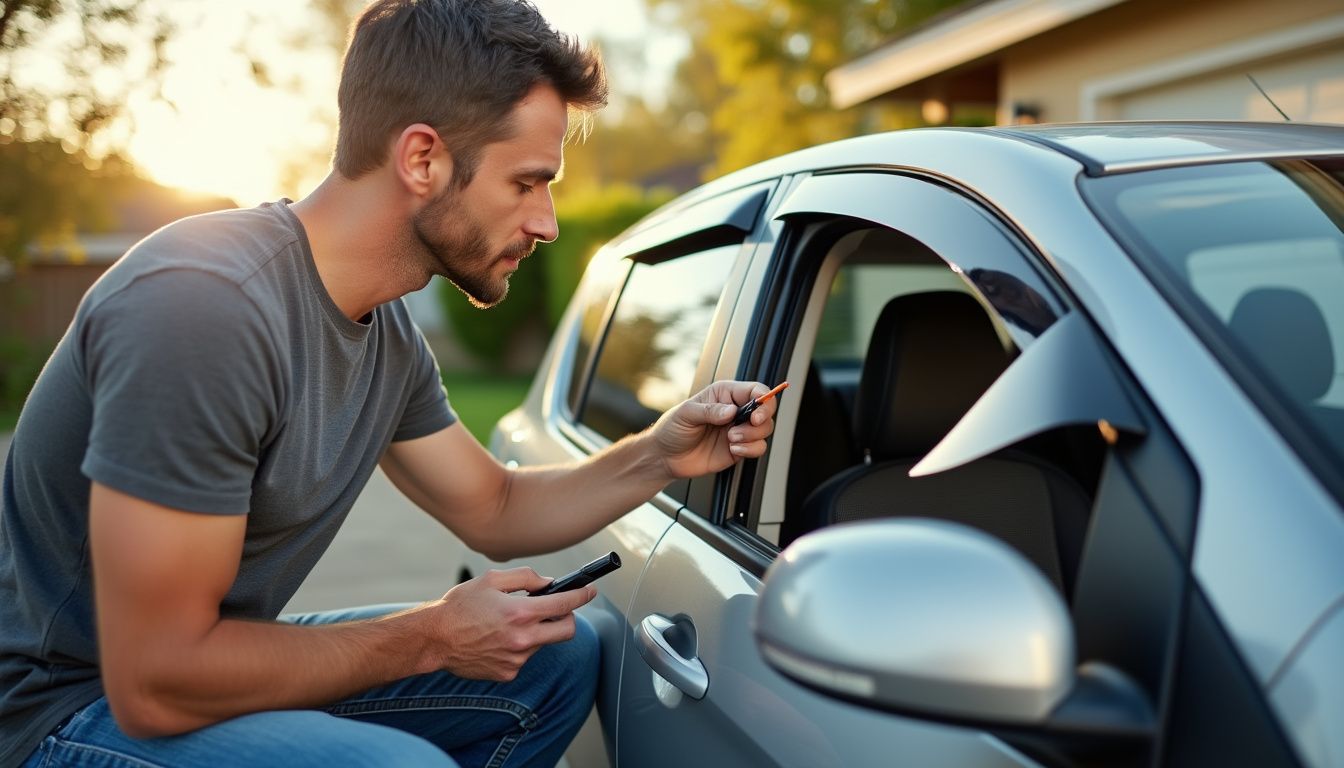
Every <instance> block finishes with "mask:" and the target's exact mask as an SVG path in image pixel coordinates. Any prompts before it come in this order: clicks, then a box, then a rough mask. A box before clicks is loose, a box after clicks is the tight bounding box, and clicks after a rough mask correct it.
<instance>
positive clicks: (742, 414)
mask: <svg viewBox="0 0 1344 768" xmlns="http://www.w3.org/2000/svg"><path fill="white" fill-rule="evenodd" d="M788 386H789V382H787V381H786V382H784V383H783V384H780V385H779V386H777V387H775V388H774V389H772V390H770V391H769V392H766V393H765V394H764V395H761V396H760V397H757V398H755V399H753V400H752V401H751V402H749V403H747V404H746V405H744V406H742V407H741V408H738V409H737V414H736V415H735V416H733V426H734V427H736V426H737V425H738V424H743V423H745V422H746V420H747V419H749V418H751V412H752V411H754V410H756V409H757V408H760V407H761V406H762V405H765V403H766V402H767V401H768V400H769V399H770V398H772V397H774V396H775V395H778V394H779V393H780V392H783V391H784V390H785V389H786V388H787V387H788Z"/></svg>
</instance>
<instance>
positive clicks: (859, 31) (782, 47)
mask: <svg viewBox="0 0 1344 768" xmlns="http://www.w3.org/2000/svg"><path fill="white" fill-rule="evenodd" d="M959 2H962V0H646V3H647V4H648V6H649V7H650V8H651V10H652V11H653V13H654V14H655V16H656V17H657V18H659V19H661V20H664V22H665V23H669V24H675V25H677V26H679V27H680V28H682V29H685V30H686V31H687V32H688V33H689V34H690V37H691V55H690V57H689V58H688V59H687V60H686V61H685V62H684V63H683V64H682V66H681V68H680V70H679V77H678V78H677V83H678V87H677V89H676V91H675V93H674V94H673V98H672V101H671V103H670V109H671V110H673V111H679V112H681V113H683V114H687V115H694V114H702V115H703V116H704V117H705V118H706V120H705V123H706V124H705V130H706V132H707V134H708V137H707V144H708V145H709V147H710V150H711V153H712V155H713V157H714V163H713V166H712V168H711V170H710V175H711V176H717V175H720V174H723V173H726V172H728V171H732V170H735V169H737V168H741V167H743V166H746V165H750V164H752V163H755V162H759V161H761V160H765V159H768V158H770V157H774V156H776V155H779V154H782V153H785V152H789V151H792V150H796V149H800V148H803V147H807V146H812V145H814V144H819V143H822V142H826V141H832V140H835V139H840V138H845V137H848V136H854V135H858V134H862V133H870V132H873V131H877V130H889V129H894V128H901V127H907V126H912V125H916V124H918V118H917V116H916V115H915V114H914V112H913V109H912V108H910V107H897V106H893V105H889V104H881V103H877V104H869V105H863V106H860V107H856V108H851V109H847V110H836V109H834V108H833V107H831V106H830V99H829V97H828V95H827V91H826V85H825V82H824V77H825V74H826V73H827V72H829V71H830V70H832V69H834V68H835V67H838V66H840V65H842V64H845V63H847V62H850V61H852V60H854V59H856V58H858V57H859V56H861V55H863V54H865V53H868V52H870V51H871V50H873V49H874V48H876V47H877V46H878V45H879V44H880V43H881V42H882V41H883V40H885V39H888V38H890V37H893V36H895V35H897V34H899V33H901V32H902V31H905V30H908V29H910V28H911V27H913V26H915V25H917V24H919V23H921V22H923V21H925V20H927V19H928V18H930V17H931V16H933V15H934V14H936V13H938V12H940V11H942V10H944V9H947V8H950V7H952V6H954V5H957V4H958V3H959Z"/></svg>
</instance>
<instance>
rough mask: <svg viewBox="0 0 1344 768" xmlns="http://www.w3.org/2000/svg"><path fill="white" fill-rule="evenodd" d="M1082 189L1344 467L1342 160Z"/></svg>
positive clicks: (1200, 327)
mask: <svg viewBox="0 0 1344 768" xmlns="http://www.w3.org/2000/svg"><path fill="white" fill-rule="evenodd" d="M1084 191H1085V193H1086V194H1087V195H1088V198H1089V200H1090V201H1091V202H1092V204H1093V207H1094V208H1095V209H1096V210H1097V212H1098V214H1099V215H1100V216H1101V217H1102V219H1103V220H1104V221H1105V222H1106V223H1107V224H1108V225H1109V226H1110V227H1111V229H1112V231H1113V232H1115V233H1116V234H1117V235H1118V236H1119V237H1120V239H1121V240H1124V241H1126V242H1127V244H1128V245H1129V246H1130V247H1131V249H1132V250H1133V251H1135V252H1136V254H1137V255H1138V256H1139V257H1140V258H1141V259H1142V260H1144V261H1145V262H1151V264H1145V266H1153V267H1156V269H1150V270H1149V272H1150V274H1152V275H1153V276H1154V278H1155V282H1156V283H1157V284H1158V285H1159V288H1161V289H1163V290H1164V291H1165V292H1166V293H1168V298H1169V299H1170V300H1171V301H1172V302H1173V304H1175V305H1176V307H1177V309H1178V310H1180V311H1181V312H1182V314H1183V315H1184V316H1185V317H1186V318H1187V319H1188V320H1190V321H1191V326H1192V327H1193V328H1194V330H1195V332H1196V333H1199V334H1200V335H1201V336H1203V337H1204V340H1205V341H1206V343H1207V344H1208V346H1209V348H1210V349H1211V350H1212V351H1213V352H1214V354H1215V355H1217V356H1219V357H1220V358H1221V359H1222V361H1223V362H1224V365H1225V367H1227V369H1228V371H1229V372H1230V373H1231V374H1232V375H1233V377H1234V378H1236V379H1238V381H1239V382H1240V383H1241V384H1242V386H1243V388H1244V389H1245V390H1246V391H1247V393H1248V394H1249V395H1250V396H1251V397H1252V398H1253V399H1256V400H1257V401H1258V402H1259V403H1260V405H1261V409H1262V410H1263V411H1264V412H1265V413H1266V414H1267V415H1268V416H1270V418H1271V420H1272V421H1275V422H1276V424H1279V426H1280V428H1281V429H1283V431H1284V432H1285V437H1286V438H1287V439H1289V441H1290V442H1293V443H1294V444H1295V446H1294V447H1295V448H1296V449H1297V450H1298V452H1299V454H1302V455H1303V456H1304V458H1309V459H1310V458H1315V459H1323V460H1324V463H1325V464H1326V465H1328V466H1332V467H1334V468H1336V470H1337V469H1338V468H1339V467H1340V466H1344V160H1340V159H1329V160H1288V161H1275V162H1265V163H1235V164H1228V165H1209V166H1201V167H1194V168H1173V169H1165V170H1159V171H1148V172H1144V173H1134V174H1124V175H1119V176H1113V177H1108V178H1102V179H1096V180H1091V181H1089V182H1088V184H1087V185H1085V188H1084ZM1285 419H1286V420H1287V421H1289V422H1292V425H1291V428H1289V429H1284V425H1283V424H1282V423H1281V422H1282V421H1284V420H1285ZM1311 463H1313V464H1316V465H1318V466H1319V465H1320V463H1321V462H1320V461H1313V462H1311Z"/></svg>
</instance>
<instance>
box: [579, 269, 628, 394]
mask: <svg viewBox="0 0 1344 768" xmlns="http://www.w3.org/2000/svg"><path fill="white" fill-rule="evenodd" d="M629 269H630V262H628V261H626V260H624V259H622V260H621V261H619V262H618V263H615V264H610V265H607V266H606V267H605V268H604V267H599V266H596V265H594V266H592V267H590V268H589V273H588V274H586V275H585V276H584V284H583V286H582V287H581V288H580V289H579V290H580V291H581V293H580V297H579V302H580V305H581V306H580V309H579V328H578V334H579V337H578V339H577V340H576V341H575V344H574V359H573V363H572V367H571V368H570V373H569V397H568V398H567V399H566V401H567V403H568V404H569V410H570V413H578V412H579V403H580V402H581V401H582V399H583V390H584V385H586V384H587V383H588V382H587V379H586V378H585V377H584V373H585V372H586V371H587V370H588V366H589V363H590V362H591V360H590V358H591V357H592V353H593V347H594V346H596V344H597V338H598V333H600V332H601V330H602V321H603V320H604V319H606V316H607V305H608V304H610V303H611V297H612V294H613V293H615V292H616V291H617V290H618V289H619V288H620V287H621V283H622V282H623V281H624V280H625V276H626V274H627V273H628V272H629Z"/></svg>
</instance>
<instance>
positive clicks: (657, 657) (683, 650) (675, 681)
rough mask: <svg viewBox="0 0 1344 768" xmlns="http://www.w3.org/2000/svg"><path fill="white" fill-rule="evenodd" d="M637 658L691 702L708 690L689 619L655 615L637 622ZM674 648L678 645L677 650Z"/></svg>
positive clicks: (707, 681) (705, 674)
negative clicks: (672, 618)
mask: <svg viewBox="0 0 1344 768" xmlns="http://www.w3.org/2000/svg"><path fill="white" fill-rule="evenodd" d="M635 634H636V636H637V637H638V639H639V655H640V656H643V657H644V661H645V662H646V663H647V664H648V665H649V666H650V667H652V668H653V671H654V672H657V673H658V675H659V676H660V677H662V678H663V679H665V680H667V681H668V682H669V683H671V684H672V685H674V686H676V687H677V688H678V689H679V690H680V691H681V692H682V693H684V694H686V695H687V696H690V697H691V698H692V699H703V698H704V697H705V691H707V690H709V673H708V672H706V671H705V665H704V664H702V663H701V662H700V659H698V658H696V649H695V627H694V625H692V624H691V621H690V619H682V620H681V621H675V622H674V621H672V620H670V619H668V618H667V617H665V616H660V615H658V614H656V613H653V614H649V615H648V616H645V617H644V620H643V621H641V622H640V623H639V631H637V632H636V633H635ZM677 646H681V647H680V649H678V647H677Z"/></svg>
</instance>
